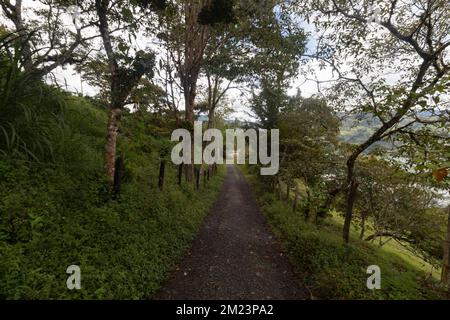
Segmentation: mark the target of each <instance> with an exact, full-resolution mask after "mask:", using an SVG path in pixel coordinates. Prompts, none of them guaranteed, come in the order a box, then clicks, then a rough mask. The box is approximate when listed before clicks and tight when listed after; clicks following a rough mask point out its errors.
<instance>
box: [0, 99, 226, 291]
mask: <svg viewBox="0 0 450 320" xmlns="http://www.w3.org/2000/svg"><path fill="white" fill-rule="evenodd" d="M65 103H66V105H67V107H66V109H65V112H64V118H63V123H64V126H63V127H62V128H59V127H58V129H57V130H59V131H58V134H55V135H53V136H52V137H51V143H52V145H53V146H54V150H55V151H54V152H55V161H54V162H53V163H40V164H36V163H29V162H27V161H24V160H23V159H21V158H14V157H7V158H6V157H5V158H3V159H1V160H0V215H1V219H0V299H145V298H148V297H149V296H150V295H152V294H153V293H154V292H155V291H156V290H157V289H158V288H159V286H160V283H161V282H162V281H163V280H164V279H165V278H166V277H167V275H168V272H169V271H170V270H171V268H173V267H174V264H175V262H176V261H177V260H178V259H179V258H180V257H181V256H182V254H183V253H184V251H185V249H186V248H187V246H188V245H189V244H190V242H191V240H192V238H193V236H194V235H195V234H196V231H197V229H198V227H199V225H200V223H201V221H202V219H203V217H204V215H205V214H206V212H207V210H208V208H209V207H210V206H211V204H212V203H213V201H214V200H215V196H216V194H217V192H218V190H219V188H220V185H221V182H222V175H219V176H216V177H214V178H213V180H212V181H211V182H210V184H209V185H208V188H205V189H204V190H202V192H196V191H194V190H193V188H192V187H191V186H189V185H185V184H183V185H182V187H181V188H180V187H179V186H178V185H177V184H176V182H175V181H176V177H175V175H176V168H175V167H172V166H168V168H167V182H166V184H165V189H164V191H163V192H161V191H159V190H158V188H157V173H158V165H159V158H160V156H161V154H165V151H164V150H167V143H166V142H165V140H166V139H165V138H164V135H158V134H157V135H154V136H150V135H148V131H149V130H150V129H149V128H151V127H150V125H151V123H150V119H151V118H148V117H147V118H146V119H145V121H142V122H138V121H133V120H132V117H133V115H125V117H124V118H125V119H124V127H123V131H124V134H123V135H122V136H123V137H121V139H122V140H121V141H120V142H119V144H120V146H121V147H120V150H121V154H124V155H125V159H126V160H125V165H126V170H127V172H126V177H127V178H126V180H125V181H124V184H123V186H122V193H121V195H120V197H119V198H118V199H117V200H115V201H111V200H110V194H109V192H110V191H109V188H108V187H107V182H106V181H104V179H103V177H102V172H103V168H102V152H103V151H102V150H103V147H102V145H103V142H104V130H105V127H106V114H105V112H104V111H102V110H99V109H97V108H95V107H93V106H91V105H90V103H89V102H88V101H87V100H85V99H82V98H77V97H66V99H65ZM134 117H137V115H134ZM134 120H136V119H134ZM152 123H153V124H154V122H152ZM131 137H134V138H133V139H131ZM133 141H134V142H133ZM73 264H75V265H79V266H80V268H81V272H82V278H81V281H82V283H81V284H82V290H79V291H69V290H68V289H67V287H66V280H67V276H68V275H67V274H66V269H67V267H68V266H69V265H73Z"/></svg>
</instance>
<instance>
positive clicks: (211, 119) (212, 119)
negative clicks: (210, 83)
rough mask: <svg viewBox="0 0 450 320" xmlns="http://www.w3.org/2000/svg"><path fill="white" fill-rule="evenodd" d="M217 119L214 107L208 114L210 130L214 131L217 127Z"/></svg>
mask: <svg viewBox="0 0 450 320" xmlns="http://www.w3.org/2000/svg"><path fill="white" fill-rule="evenodd" d="M215 118H216V107H215V106H213V107H212V108H211V109H210V110H209V113H208V129H213V128H214V127H215V120H216V119H215Z"/></svg>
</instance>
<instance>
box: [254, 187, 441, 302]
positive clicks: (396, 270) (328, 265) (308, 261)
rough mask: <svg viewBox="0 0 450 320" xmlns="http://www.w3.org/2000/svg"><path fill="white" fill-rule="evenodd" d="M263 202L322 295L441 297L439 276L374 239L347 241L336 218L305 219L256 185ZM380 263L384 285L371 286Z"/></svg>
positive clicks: (304, 273) (295, 259) (304, 279)
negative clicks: (315, 221) (316, 221)
mask: <svg viewBox="0 0 450 320" xmlns="http://www.w3.org/2000/svg"><path fill="white" fill-rule="evenodd" d="M254 186H255V187H256V192H257V195H258V198H259V202H260V203H261V205H262V206H263V211H264V213H265V215H266V217H267V219H268V221H269V224H270V226H271V228H272V230H273V232H274V234H275V235H276V236H277V237H278V238H279V239H280V240H281V243H282V246H283V247H284V249H285V250H286V251H287V253H288V255H289V258H290V260H291V261H292V263H293V264H294V266H295V267H296V268H297V270H298V272H299V273H300V276H301V278H302V282H303V283H304V284H305V285H306V286H307V287H308V288H309V290H310V291H311V297H312V298H315V299H316V298H319V299H337V300H341V299H376V300H378V299H441V298H444V294H443V293H442V291H439V286H438V284H437V283H436V282H435V280H433V279H430V277H429V276H428V275H427V274H426V273H425V272H423V271H422V270H420V269H419V268H417V267H416V266H415V265H413V264H412V263H411V262H410V261H406V260H404V259H403V258H401V257H400V256H398V255H396V254H395V253H392V252H389V251H385V250H384V249H383V248H379V247H377V246H375V245H372V244H370V243H366V242H363V241H352V244H351V245H345V244H343V243H342V239H341V234H340V228H341V226H340V225H337V224H335V223H333V222H331V221H328V220H327V222H326V223H323V224H322V225H321V226H318V225H316V224H312V223H309V222H305V219H304V217H303V216H302V215H301V214H300V213H299V212H293V211H292V208H291V207H289V206H288V205H287V204H285V203H283V202H281V201H278V200H276V198H275V196H274V195H273V194H271V193H267V192H263V191H262V188H261V185H260V184H259V183H257V182H255V183H254ZM370 265H378V266H380V268H381V271H382V283H381V285H382V289H381V290H375V291H371V290H368V289H367V287H366V281H367V278H368V276H369V275H368V274H366V270H367V267H368V266H370Z"/></svg>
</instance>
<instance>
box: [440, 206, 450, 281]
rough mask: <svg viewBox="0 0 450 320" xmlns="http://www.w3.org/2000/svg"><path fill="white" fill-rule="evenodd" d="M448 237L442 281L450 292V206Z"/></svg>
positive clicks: (445, 242)
mask: <svg viewBox="0 0 450 320" xmlns="http://www.w3.org/2000/svg"><path fill="white" fill-rule="evenodd" d="M447 221H448V222H447V236H446V239H445V241H444V260H443V264H442V274H441V281H442V283H443V284H444V285H446V286H447V289H448V290H450V206H449V207H448V220H447Z"/></svg>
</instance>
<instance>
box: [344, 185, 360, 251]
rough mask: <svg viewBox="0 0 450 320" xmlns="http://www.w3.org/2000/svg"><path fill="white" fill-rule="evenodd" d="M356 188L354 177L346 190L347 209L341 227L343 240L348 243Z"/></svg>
mask: <svg viewBox="0 0 450 320" xmlns="http://www.w3.org/2000/svg"><path fill="white" fill-rule="evenodd" d="M357 190H358V182H356V181H355V180H354V179H353V180H352V182H351V183H350V188H349V190H348V196H347V211H346V213H345V221H344V229H343V238H344V242H345V243H348V242H349V240H350V226H351V222H352V217H353V205H354V203H355V199H356V191H357Z"/></svg>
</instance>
